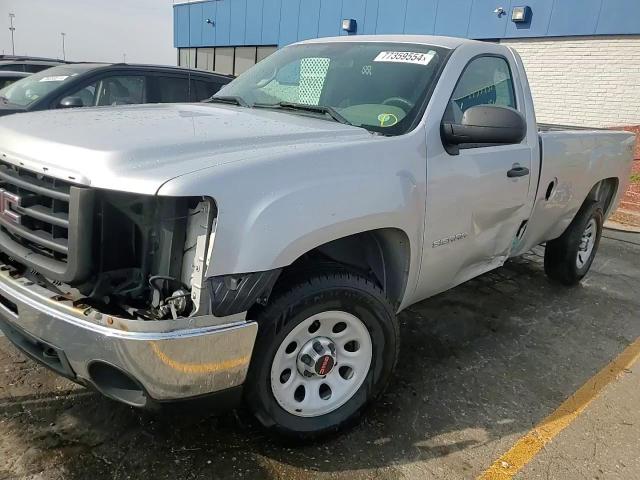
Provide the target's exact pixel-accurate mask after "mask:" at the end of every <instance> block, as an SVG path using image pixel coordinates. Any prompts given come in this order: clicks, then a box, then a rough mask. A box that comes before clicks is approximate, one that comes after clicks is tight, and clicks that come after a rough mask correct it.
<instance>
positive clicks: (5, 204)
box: [0, 188, 22, 225]
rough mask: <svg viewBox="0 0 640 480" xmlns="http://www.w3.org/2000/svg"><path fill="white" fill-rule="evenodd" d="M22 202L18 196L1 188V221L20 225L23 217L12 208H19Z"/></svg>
mask: <svg viewBox="0 0 640 480" xmlns="http://www.w3.org/2000/svg"><path fill="white" fill-rule="evenodd" d="M21 202H22V199H21V198H20V197H19V196H18V195H15V194H13V193H11V192H7V191H6V190H4V189H3V188H0V219H2V220H6V221H7V222H11V223H15V224H18V225H19V224H20V218H21V216H20V215H19V214H18V213H16V212H14V211H13V210H12V209H11V207H12V206H14V207H19V206H20V203H21Z"/></svg>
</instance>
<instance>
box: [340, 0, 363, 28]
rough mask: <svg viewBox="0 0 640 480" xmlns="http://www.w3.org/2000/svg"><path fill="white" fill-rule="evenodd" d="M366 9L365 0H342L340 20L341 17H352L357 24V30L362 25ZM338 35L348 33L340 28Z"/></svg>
mask: <svg viewBox="0 0 640 480" xmlns="http://www.w3.org/2000/svg"><path fill="white" fill-rule="evenodd" d="M366 11H367V0H343V2H342V15H341V16H340V21H342V19H343V18H353V19H355V20H356V22H357V24H358V30H360V31H362V30H361V29H362V28H363V27H364V22H365V15H366ZM340 35H348V33H347V32H345V31H344V30H342V29H341V30H340Z"/></svg>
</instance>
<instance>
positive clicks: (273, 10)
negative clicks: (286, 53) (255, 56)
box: [247, 0, 286, 45]
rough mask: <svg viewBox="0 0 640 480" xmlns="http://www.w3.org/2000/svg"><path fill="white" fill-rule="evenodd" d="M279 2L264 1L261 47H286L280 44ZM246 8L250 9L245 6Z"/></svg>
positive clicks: (277, 0) (276, 0) (280, 5)
mask: <svg viewBox="0 0 640 480" xmlns="http://www.w3.org/2000/svg"><path fill="white" fill-rule="evenodd" d="M281 3H282V2H281V0H264V6H263V8H262V37H261V38H262V40H261V41H260V44H261V45H286V44H284V43H281V42H280V14H281V7H282V4H281ZM247 8H250V7H249V6H248V5H247Z"/></svg>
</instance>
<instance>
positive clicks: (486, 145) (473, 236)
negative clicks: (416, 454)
mask: <svg viewBox="0 0 640 480" xmlns="http://www.w3.org/2000/svg"><path fill="white" fill-rule="evenodd" d="M549 88H553V85H550V86H549ZM634 143H635V142H634V137H633V136H632V135H631V134H629V133H625V132H615V131H604V130H600V131H599V130H586V129H570V128H564V129H563V128H561V127H554V126H544V127H541V126H540V125H537V124H536V118H535V114H534V108H533V102H532V98H531V92H530V90H529V85H528V83H527V78H526V75H525V70H524V68H523V64H522V61H521V60H520V58H519V56H518V54H517V53H516V52H515V51H514V50H512V49H510V48H508V47H506V46H503V45H498V44H492V43H486V42H476V41H470V40H464V39H454V38H444V37H428V36H371V37H367V36H348V37H340V38H328V39H318V40H311V41H305V42H302V43H298V44H295V45H292V46H288V47H286V48H282V49H280V50H279V51H277V52H276V53H274V54H273V55H271V56H270V57H268V58H267V59H265V60H264V61H262V62H260V63H258V64H257V65H255V66H254V67H253V68H251V69H250V70H248V71H247V72H246V73H244V74H243V75H241V76H240V77H239V78H237V79H236V80H234V81H233V82H232V83H230V84H229V85H227V86H225V87H224V88H223V89H222V90H221V91H220V92H218V94H216V96H214V97H213V98H212V99H211V100H210V101H209V103H204V104H170V105H166V104H165V105H139V106H123V107H115V108H108V107H107V108H86V109H78V110H66V111H51V112H39V113H32V114H25V115H14V116H9V117H5V118H3V119H1V120H0V318H1V321H0V325H1V326H2V330H3V331H4V333H5V335H6V336H7V337H8V339H9V340H11V341H12V342H13V343H14V344H15V345H16V346H17V347H18V348H20V349H21V350H22V351H23V352H25V353H26V354H27V355H29V356H30V357H32V358H33V359H35V360H37V361H39V362H41V363H43V364H44V365H46V366H48V367H49V368H50V369H52V370H54V371H55V372H57V373H58V374H60V375H64V376H65V377H68V378H70V379H72V380H74V381H76V382H78V383H81V384H83V385H86V386H88V387H90V388H93V389H96V390H98V391H99V392H102V393H103V394H104V395H106V396H108V397H111V398H113V399H116V400H119V401H122V402H125V403H127V404H129V405H133V406H137V407H151V406H154V407H155V406H158V405H160V404H162V403H164V402H169V401H177V400H185V399H191V398H195V397H201V396H205V395H213V396H215V397H217V398H218V399H220V400H219V401H222V399H223V398H224V399H226V400H229V399H238V400H239V399H244V401H245V402H246V404H247V405H248V407H249V409H250V410H251V411H252V412H253V413H254V414H255V416H256V417H257V418H258V419H259V421H260V422H261V423H262V424H263V425H264V426H265V427H268V428H272V429H274V430H276V431H278V432H280V433H282V434H285V435H291V436H296V437H313V436H317V435H320V434H323V433H327V432H331V431H335V430H336V429H338V428H339V427H341V426H342V425H344V424H345V423H347V422H350V421H352V420H354V419H355V418H357V417H358V416H359V414H360V413H361V411H362V409H363V407H365V405H367V404H368V403H369V402H370V401H371V400H372V399H374V398H376V397H377V396H379V394H380V393H381V392H382V391H383V389H384V387H385V385H386V384H387V382H388V381H389V378H390V376H391V374H392V371H393V368H394V365H395V363H396V359H397V356H398V349H399V342H398V340H399V329H398V321H397V314H398V312H400V311H402V310H403V309H404V308H406V307H408V306H409V305H411V304H413V303H415V302H418V301H421V300H423V299H425V298H427V297H430V296H432V295H435V294H437V293H439V292H442V291H444V290H447V289H450V288H452V287H454V286H456V285H458V284H460V283H462V282H465V281H466V280H469V279H471V278H473V277H476V276H478V275H481V274H483V273H485V272H488V271H490V270H493V269H495V268H497V267H499V266H501V265H502V264H504V262H505V261H506V260H507V259H508V258H510V257H514V256H517V255H520V254H522V253H523V252H527V251H529V250H530V249H531V248H532V247H534V246H536V245H539V244H542V243H545V242H546V249H545V261H544V266H545V271H546V274H547V275H548V276H549V277H550V279H551V280H553V281H556V282H559V283H560V284H564V285H568V286H570V285H575V284H577V283H578V282H579V281H580V280H581V279H582V278H583V277H584V276H585V274H586V273H587V271H588V270H589V267H590V266H591V262H592V261H593V258H594V256H595V254H596V250H597V248H598V243H599V240H600V235H601V232H602V224H603V221H604V219H605V218H606V217H607V215H608V214H609V213H610V212H611V211H612V210H613V209H614V208H615V207H616V205H617V203H618V200H619V198H620V195H621V193H622V192H623V191H624V190H625V187H626V185H627V181H628V180H627V179H628V177H629V172H630V167H631V161H632V150H633V147H634ZM416 321H418V320H416Z"/></svg>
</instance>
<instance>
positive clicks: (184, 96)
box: [156, 77, 189, 103]
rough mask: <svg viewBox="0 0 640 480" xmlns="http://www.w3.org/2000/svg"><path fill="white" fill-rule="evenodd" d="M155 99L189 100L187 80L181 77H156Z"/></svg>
mask: <svg viewBox="0 0 640 480" xmlns="http://www.w3.org/2000/svg"><path fill="white" fill-rule="evenodd" d="M156 87H157V90H158V92H157V95H158V99H157V101H158V102H160V103H180V102H188V101H189V82H188V80H187V78H186V77H185V78H182V77H157V78H156Z"/></svg>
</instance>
